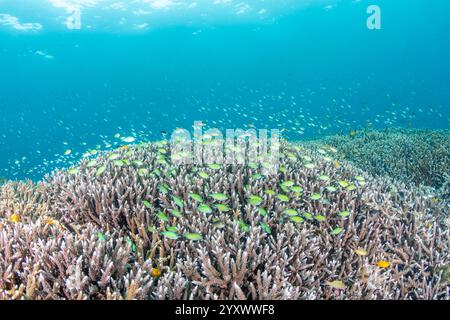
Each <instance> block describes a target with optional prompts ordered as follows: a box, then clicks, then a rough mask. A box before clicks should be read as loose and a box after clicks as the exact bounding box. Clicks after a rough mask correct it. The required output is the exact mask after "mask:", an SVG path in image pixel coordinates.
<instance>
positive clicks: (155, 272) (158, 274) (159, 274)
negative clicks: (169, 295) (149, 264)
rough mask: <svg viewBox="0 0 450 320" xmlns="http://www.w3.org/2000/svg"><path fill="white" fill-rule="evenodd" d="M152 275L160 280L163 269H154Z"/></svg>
mask: <svg viewBox="0 0 450 320" xmlns="http://www.w3.org/2000/svg"><path fill="white" fill-rule="evenodd" d="M150 274H151V276H152V277H153V278H158V277H159V276H161V269H159V268H152V270H151V271H150Z"/></svg>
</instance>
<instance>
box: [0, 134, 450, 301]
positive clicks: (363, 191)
mask: <svg viewBox="0 0 450 320" xmlns="http://www.w3.org/2000/svg"><path fill="white" fill-rule="evenodd" d="M357 139H359V138H357ZM336 141H340V140H338V139H337V140H336ZM327 143H328V144H329V145H332V143H329V141H327ZM350 144H351V142H350ZM436 147H438V146H436ZM347 148H349V147H347V146H346V145H345V144H339V146H338V148H336V149H337V150H336V149H335V148H333V147H329V146H324V147H316V146H313V147H312V146H311V145H309V144H307V145H303V144H291V143H283V145H282V151H283V152H282V159H281V163H280V167H279V172H278V175H277V176H267V177H266V176H262V175H261V174H260V173H259V172H260V171H259V169H258V166H257V165H256V164H253V163H250V164H248V165H245V166H244V165H241V166H238V165H220V166H214V167H208V166H196V165H182V166H172V165H171V164H170V160H169V154H170V150H169V148H168V146H167V144H164V143H163V142H158V143H152V144H142V145H136V146H130V147H125V148H120V149H117V150H113V151H110V152H104V153H101V154H100V155H99V156H98V157H97V158H95V159H84V160H82V161H81V162H80V164H79V166H78V167H77V168H76V169H69V170H58V171H55V172H53V173H52V174H51V175H49V176H47V177H46V179H45V181H42V182H39V183H37V184H34V183H31V182H25V183H22V182H20V183H18V182H14V183H13V182H8V183H6V184H4V185H2V186H0V298H3V299H444V298H445V295H446V285H447V283H446V281H448V277H449V271H450V269H449V268H450V266H449V251H448V249H449V240H450V239H449V223H448V212H446V207H445V206H442V204H441V203H437V202H436V201H434V199H433V198H432V197H429V196H428V195H427V194H426V192H425V191H424V190H422V189H420V188H415V187H413V186H411V185H410V184H406V183H405V181H402V179H400V180H396V179H392V178H389V177H386V176H373V175H371V174H370V173H367V172H365V171H363V170H361V169H358V168H356V167H355V166H353V165H352V164H350V163H348V162H346V161H342V160H338V159H337V157H338V153H339V152H343V153H346V152H348V151H346V150H347ZM374 159H378V158H376V157H375V158H374ZM380 161H381V160H380ZM433 161H437V160H433ZM439 163H440V162H438V164H439ZM398 170H400V169H398ZM424 170H426V168H425V169H424ZM399 172H402V171H399ZM394 176H395V175H394ZM405 176H407V174H406V175H405ZM430 179H431V180H430V181H431V182H432V183H435V182H436V183H437V180H436V179H435V178H434V176H433V177H430ZM406 180H407V181H410V179H409V178H408V179H406Z"/></svg>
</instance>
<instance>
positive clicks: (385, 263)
mask: <svg viewBox="0 0 450 320" xmlns="http://www.w3.org/2000/svg"><path fill="white" fill-rule="evenodd" d="M390 265H391V263H390V262H389V261H385V260H380V261H378V262H377V266H378V267H380V268H383V269H387V268H389V266H390Z"/></svg>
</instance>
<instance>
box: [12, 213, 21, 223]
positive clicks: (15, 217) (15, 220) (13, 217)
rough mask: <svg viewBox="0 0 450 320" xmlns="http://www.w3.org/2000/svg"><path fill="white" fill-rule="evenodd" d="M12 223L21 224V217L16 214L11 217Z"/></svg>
mask: <svg viewBox="0 0 450 320" xmlns="http://www.w3.org/2000/svg"><path fill="white" fill-rule="evenodd" d="M11 221H12V222H13V223H17V222H19V221H20V217H19V215H18V214H16V213H14V214H13V215H12V216H11Z"/></svg>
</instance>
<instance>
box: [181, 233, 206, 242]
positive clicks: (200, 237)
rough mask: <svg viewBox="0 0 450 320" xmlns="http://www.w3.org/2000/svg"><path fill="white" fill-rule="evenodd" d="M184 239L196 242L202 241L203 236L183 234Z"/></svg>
mask: <svg viewBox="0 0 450 320" xmlns="http://www.w3.org/2000/svg"><path fill="white" fill-rule="evenodd" d="M184 237H185V238H186V239H188V240H192V241H198V240H202V239H203V236H202V235H201V234H200V233H186V234H184Z"/></svg>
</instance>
